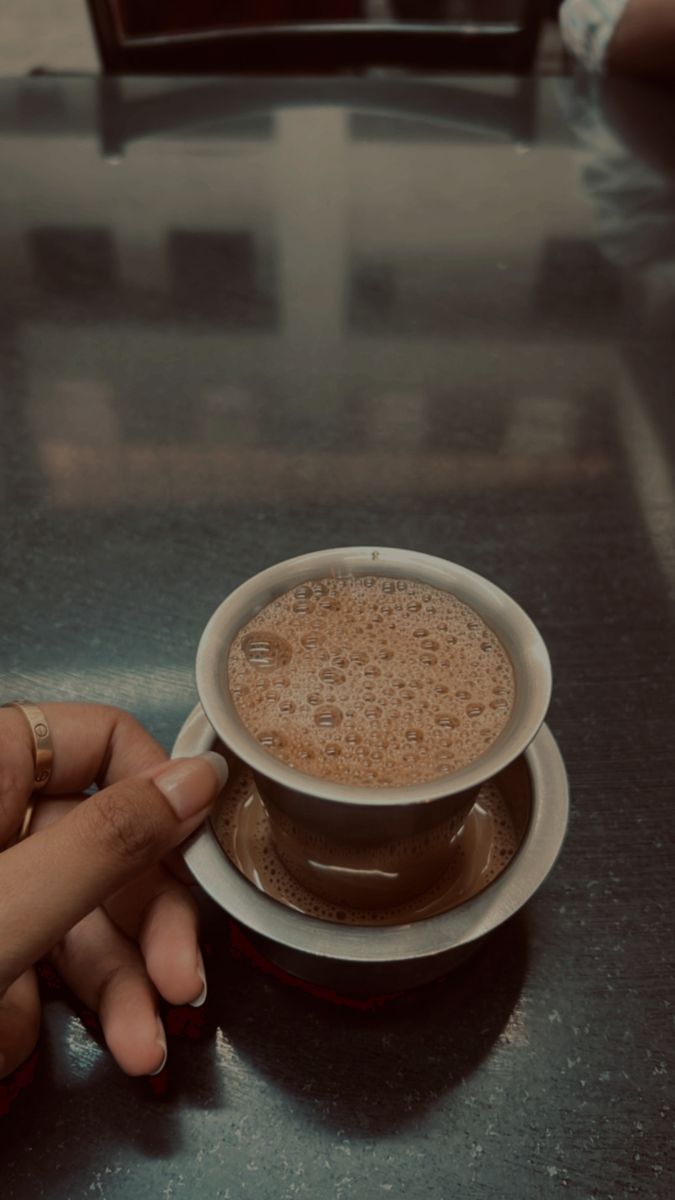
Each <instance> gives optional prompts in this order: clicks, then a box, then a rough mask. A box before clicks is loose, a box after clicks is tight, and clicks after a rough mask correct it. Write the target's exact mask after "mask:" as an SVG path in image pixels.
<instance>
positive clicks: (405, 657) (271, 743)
mask: <svg viewBox="0 0 675 1200" xmlns="http://www.w3.org/2000/svg"><path fill="white" fill-rule="evenodd" d="M228 679H229V687H230V691H231V694H232V697H233V699H234V703H235V705H236V708H237V711H238V713H239V716H240V718H241V720H242V721H243V723H244V725H246V727H247V728H248V729H249V730H250V732H251V733H252V734H253V736H254V737H255V738H257V740H258V741H259V742H260V744H261V745H262V746H263V747H264V748H265V750H267V752H268V753H269V754H272V755H274V757H275V758H278V759H281V761H282V762H284V763H287V764H288V765H289V766H292V767H296V768H297V769H298V770H301V771H305V772H306V773H307V774H309V775H315V776H319V777H320V778H324V779H330V780H333V781H335V782H338V783H346V784H350V783H351V784H357V785H361V786H370V787H395V786H400V785H405V784H415V783H423V782H425V781H427V780H430V779H437V778H439V777H440V776H442V775H447V774H449V773H450V772H452V771H457V770H459V769H460V768H461V767H464V766H467V765H468V764H469V763H471V762H473V761H474V760H475V759H477V758H478V757H480V755H481V754H483V753H484V752H485V750H486V749H487V748H488V746H490V745H491V744H492V742H494V741H495V739H496V738H497V737H498V735H499V734H500V732H501V730H502V729H503V728H504V725H505V724H506V721H507V719H508V717H509V714H510V712H511V708H512V705H513V699H514V676H513V669H512V667H511V663H510V661H509V658H508V656H507V654H506V651H505V649H504V647H503V646H502V644H501V642H500V641H499V639H498V638H497V636H496V635H495V634H494V633H493V631H492V630H491V629H489V628H488V627H487V626H486V625H485V623H484V622H483V621H482V620H481V618H480V617H479V616H478V614H477V613H476V612H474V610H473V609H472V608H469V607H468V605H466V604H463V603H462V602H461V601H460V600H458V599H457V597H456V596H454V595H452V594H451V593H450V592H444V591H440V590H438V589H437V588H433V587H430V586H429V585H428V584H424V583H419V582H417V581H414V580H410V579H392V578H388V577H385V576H374V575H365V576H346V577H343V578H328V579H312V580H308V581H307V582H306V583H302V584H299V585H298V586H296V587H295V588H293V589H292V590H291V591H288V592H285V593H284V594H283V595H281V596H278V597H277V598H276V599H275V600H273V601H272V602H271V603H270V604H268V605H267V606H266V607H265V608H263V609H262V610H261V611H260V612H259V613H258V614H257V615H256V616H255V617H253V619H252V620H251V621H249V622H248V623H247V624H246V625H244V626H243V627H242V629H240V630H239V633H238V634H237V636H236V637H235V639H234V641H233V643H232V646H231V648H230V655H229V661H228Z"/></svg>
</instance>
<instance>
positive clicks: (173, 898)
mask: <svg viewBox="0 0 675 1200" xmlns="http://www.w3.org/2000/svg"><path fill="white" fill-rule="evenodd" d="M105 908H106V912H107V913H108V914H109V915H110V916H111V917H112V919H113V921H114V922H115V924H116V925H117V926H118V927H119V928H120V929H122V930H124V932H125V933H126V934H127V936H128V937H130V938H133V939H134V940H137V941H138V943H139V945H140V948H141V952H142V954H143V958H144V959H145V965H146V969H147V972H148V974H149V976H150V978H151V980H152V982H153V983H154V985H155V987H156V988H157V990H158V991H159V992H160V993H161V995H162V996H163V997H164V999H165V1000H168V1001H169V1003H170V1004H194V1005H199V1004H202V1003H203V1002H204V1000H205V999H206V977H205V975H204V963H203V961H202V956H201V953H200V950H199V940H198V938H199V920H198V914H197V905H196V904H195V902H194V900H193V898H192V896H191V895H190V893H189V891H188V890H187V888H185V887H184V886H183V885H182V884H180V883H178V881H177V880H176V879H174V878H173V877H172V876H171V875H170V874H169V873H168V871H166V870H165V869H164V867H162V866H159V867H154V868H153V869H152V870H150V871H146V872H144V874H143V875H142V877H141V878H140V879H138V880H134V881H133V882H132V883H130V884H128V885H127V887H125V888H122V889H121V890H120V891H119V892H117V893H116V894H115V895H114V896H111V897H110V899H109V900H107V901H106V905H105Z"/></svg>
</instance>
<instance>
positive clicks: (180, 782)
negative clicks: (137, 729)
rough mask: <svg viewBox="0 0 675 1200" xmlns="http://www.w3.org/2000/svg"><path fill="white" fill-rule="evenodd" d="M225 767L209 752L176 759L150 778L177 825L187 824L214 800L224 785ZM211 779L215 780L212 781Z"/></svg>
mask: <svg viewBox="0 0 675 1200" xmlns="http://www.w3.org/2000/svg"><path fill="white" fill-rule="evenodd" d="M227 774H228V771H227V763H226V762H225V759H224V758H223V756H222V754H215V753H214V752H213V751H212V750H209V751H207V753H206V754H200V755H199V757H198V758H178V759H176V760H175V762H172V763H169V765H168V766H167V767H165V769H164V770H163V771H162V772H161V773H160V774H159V775H156V776H155V777H154V780H153V782H154V784H155V787H157V788H159V790H160V792H162V794H163V795H164V796H166V798H167V800H168V802H169V804H170V805H171V807H172V809H173V811H174V812H175V814H176V816H177V817H178V819H179V821H187V820H188V818H189V817H194V816H196V815H197V813H199V812H201V811H202V810H203V809H207V808H208V807H209V805H210V804H212V802H213V801H214V800H215V798H216V796H217V795H218V792H220V791H221V790H222V789H223V787H224V786H225V783H226V782H227ZM214 776H215V778H214Z"/></svg>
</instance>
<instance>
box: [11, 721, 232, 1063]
mask: <svg viewBox="0 0 675 1200" xmlns="http://www.w3.org/2000/svg"><path fill="white" fill-rule="evenodd" d="M42 709H43V712H44V714H45V716H46V718H47V721H48V722H49V725H50V729H51V734H52V742H53V746H54V762H53V769H52V776H51V779H50V781H49V784H48V785H47V787H46V788H45V789H44V791H43V792H41V793H40V802H39V804H38V805H37V806H36V809H35V813H34V815H33V821H32V823H31V834H30V836H29V837H28V838H26V839H24V840H23V841H22V842H20V843H18V844H17V845H12V846H10V847H9V848H6V849H4V850H3V851H2V853H0V896H2V905H1V907H0V1078H2V1077H3V1076H5V1075H7V1074H9V1073H10V1072H11V1071H13V1070H14V1069H15V1068H16V1067H17V1066H18V1065H19V1064H20V1063H21V1062H22V1061H23V1060H24V1059H25V1058H26V1056H27V1055H28V1054H29V1053H30V1051H31V1050H32V1049H33V1047H34V1045H35V1043H36V1041H37V1037H38V1032H39V1024H40V1004H39V995H38V988H37V981H36V977H35V972H34V970H33V964H34V963H35V962H37V960H38V959H40V958H42V957H44V956H47V957H48V958H49V961H51V962H52V963H53V964H54V966H55V967H56V969H57V970H58V971H59V973H60V974H61V976H62V978H63V979H64V981H65V982H66V984H67V985H68V987H69V988H70V989H71V990H72V991H73V992H74V994H75V995H76V996H78V997H79V999H80V1000H81V1001H82V1002H83V1003H84V1004H85V1005H86V1006H87V1007H88V1008H90V1009H92V1010H93V1011H95V1012H97V1013H98V1016H99V1019H100V1022H101V1027H102V1030H103V1035H104V1037H105V1040H106V1042H107V1045H108V1047H109V1049H110V1051H111V1053H112V1054H113V1056H114V1058H115V1059H116V1060H117V1062H118V1063H119V1065H120V1066H121V1068H122V1070H124V1071H126V1072H127V1073H128V1074H130V1075H143V1074H155V1073H157V1072H158V1071H159V1070H161V1068H162V1066H163V1065H164V1062H165V1060H166V1037H165V1034H164V1029H163V1027H162V1023H161V1020H160V1018H159V1015H158V995H161V996H162V997H164V999H165V1000H167V1001H168V1002H169V1003H171V1004H187V1003H192V1004H198V1003H201V1002H203V999H204V998H205V995H206V980H205V977H204V966H203V962H202V958H201V954H200V951H199V944H198V929H197V913H196V906H195V903H194V901H193V899H192V896H191V895H190V892H189V891H188V889H187V888H186V887H185V886H184V885H183V884H182V883H180V882H179V881H178V879H177V878H176V877H175V876H174V875H173V874H172V872H171V869H170V866H169V860H165V862H163V863H162V864H160V863H159V860H160V859H161V858H163V857H164V856H165V855H167V854H168V853H169V851H170V850H172V849H173V848H174V847H175V846H177V845H178V844H179V843H180V842H182V841H183V840H184V839H185V838H186V837H187V836H188V835H189V834H190V833H192V832H193V831H194V830H195V829H196V828H197V827H198V826H199V825H200V824H201V822H202V821H203V820H204V817H205V816H206V814H207V811H208V809H209V807H210V805H211V804H212V802H213V800H214V799H215V797H216V795H217V794H218V792H219V791H220V789H221V788H222V786H223V784H224V782H225V779H226V777H227V767H226V764H225V760H224V759H223V758H221V757H220V756H219V755H216V754H207V755H203V756H201V757H199V758H192V759H189V758H188V759H179V760H175V761H173V762H169V761H167V757H166V754H165V753H164V751H163V750H162V748H161V747H160V746H159V745H158V744H157V742H155V741H154V739H153V738H151V737H150V735H149V734H148V733H146V731H145V730H144V729H143V728H142V727H141V726H140V725H139V724H138V722H136V721H135V720H134V719H133V717H131V716H129V715H128V714H127V713H124V712H122V711H121V710H119V709H115V708H108V707H103V706H99V705H84V704H45V705H42ZM32 783H33V743H32V734H31V731H30V729H29V727H28V723H27V722H26V720H25V718H24V715H23V714H22V713H21V712H19V710H18V709H16V708H3V709H0V847H3V846H4V847H7V845H8V843H10V842H11V841H12V839H13V837H14V836H15V835H16V833H17V831H18V829H19V828H20V826H21V822H22V820H23V815H24V812H25V810H26V806H27V803H28V801H29V798H30V795H31V790H32ZM93 783H95V784H97V785H98V788H99V789H100V790H99V791H97V792H95V793H94V794H93V795H91V796H89V797H88V798H84V797H82V795H81V793H82V792H83V791H85V789H87V788H89V787H90V786H91V785H92V784H93ZM43 797H44V798H43Z"/></svg>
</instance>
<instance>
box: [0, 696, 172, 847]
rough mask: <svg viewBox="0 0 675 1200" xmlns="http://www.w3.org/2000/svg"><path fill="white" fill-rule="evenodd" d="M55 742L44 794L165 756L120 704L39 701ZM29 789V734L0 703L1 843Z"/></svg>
mask: <svg viewBox="0 0 675 1200" xmlns="http://www.w3.org/2000/svg"><path fill="white" fill-rule="evenodd" d="M41 707H42V711H43V712H44V714H45V717H46V719H47V722H48V723H49V727H50V730H51V735H52V742H53V745H54V762H53V766H52V775H51V779H50V781H49V784H48V785H47V787H46V788H45V789H44V793H43V794H44V795H63V794H64V793H73V792H82V791H85V790H86V788H88V787H89V786H90V784H92V783H94V782H96V783H98V784H99V786H101V787H105V786H107V785H108V784H111V783H116V782H117V780H119V779H124V778H125V777H126V776H129V775H138V774H140V773H141V772H142V771H146V770H148V769H150V768H152V767H155V766H158V765H159V764H160V763H162V762H165V761H166V757H167V756H166V754H165V752H164V750H163V749H162V747H161V746H160V745H159V743H158V742H156V741H155V739H154V738H152V737H151V736H150V734H149V733H148V732H147V731H146V730H145V729H143V726H142V725H139V723H138V721H136V720H134V718H133V717H132V716H131V715H130V714H129V713H125V712H123V711H122V710H121V709H119V708H112V707H110V706H108V705H102V704H43V705H42V706H41ZM32 788H33V739H32V735H31V731H30V729H29V727H28V723H27V722H26V720H25V718H24V716H23V715H22V713H20V712H19V711H18V710H17V709H16V708H0V846H3V845H5V844H6V843H7V842H8V841H9V839H10V838H11V837H12V835H13V834H14V833H16V832H17V830H18V828H19V826H20V824H21V819H22V816H23V813H24V810H25V807H26V803H27V800H28V797H29V796H30V794H31V791H32Z"/></svg>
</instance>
